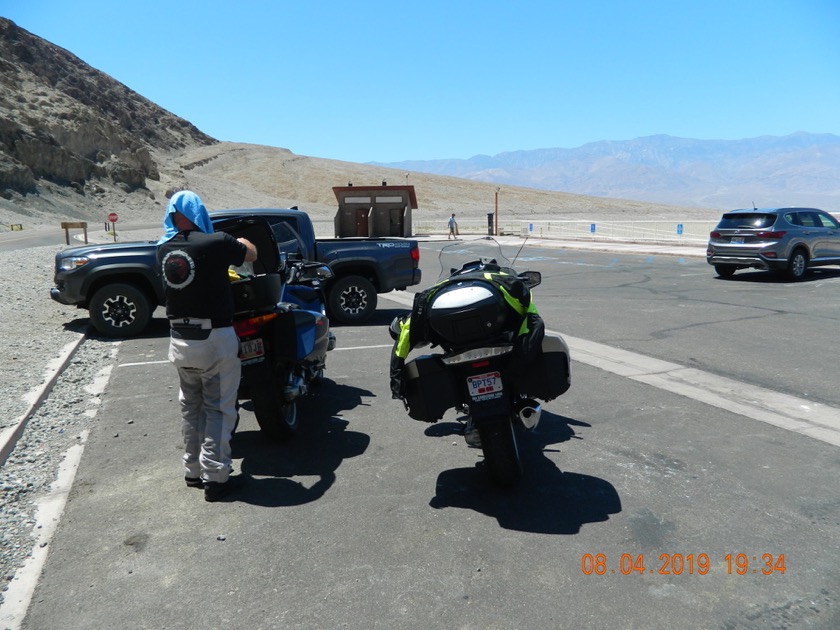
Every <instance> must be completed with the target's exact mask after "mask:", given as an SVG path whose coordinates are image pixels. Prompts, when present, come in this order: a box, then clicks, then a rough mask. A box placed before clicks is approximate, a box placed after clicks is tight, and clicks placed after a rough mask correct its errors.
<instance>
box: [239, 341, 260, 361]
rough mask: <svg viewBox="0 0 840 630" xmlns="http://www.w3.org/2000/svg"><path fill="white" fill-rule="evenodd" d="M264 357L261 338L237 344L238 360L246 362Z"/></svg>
mask: <svg viewBox="0 0 840 630" xmlns="http://www.w3.org/2000/svg"><path fill="white" fill-rule="evenodd" d="M264 355H265V347H264V346H263V340H262V337H257V338H256V339H249V340H248V341H240V342H239V360H240V361H248V360H249V359H256V358H258V357H261V356H264Z"/></svg>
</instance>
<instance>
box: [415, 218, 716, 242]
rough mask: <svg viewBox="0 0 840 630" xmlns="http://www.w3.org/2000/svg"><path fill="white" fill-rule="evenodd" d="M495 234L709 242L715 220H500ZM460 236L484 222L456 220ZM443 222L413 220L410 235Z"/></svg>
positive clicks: (442, 227) (482, 229) (484, 230)
mask: <svg viewBox="0 0 840 630" xmlns="http://www.w3.org/2000/svg"><path fill="white" fill-rule="evenodd" d="M499 223H500V225H499V233H500V234H503V235H516V236H522V237H526V236H527V237H531V238H556V239H568V240H591V241H611V240H613V241H624V242H627V241H630V242H634V241H635V242H654V241H659V242H665V243H686V244H697V243H703V244H705V243H707V242H708V241H709V232H711V231H712V230H713V229H714V227H715V225H717V222H716V221H679V220H674V221H652V220H640V221H516V220H511V221H500V222H499ZM458 228H459V231H460V233H461V235H464V236H472V235H482V236H484V235H487V234H488V233H489V230H488V226H487V223H486V222H479V221H471V220H465V221H459V222H458ZM447 232H448V229H447V227H446V223H445V221H441V220H437V221H434V222H431V221H415V222H414V234H416V235H427V234H446V233H447Z"/></svg>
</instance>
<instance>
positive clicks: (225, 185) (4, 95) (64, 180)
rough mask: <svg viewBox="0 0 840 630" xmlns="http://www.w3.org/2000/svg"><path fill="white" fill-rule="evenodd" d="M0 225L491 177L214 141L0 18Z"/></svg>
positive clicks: (643, 211) (307, 199) (602, 202)
mask: <svg viewBox="0 0 840 630" xmlns="http://www.w3.org/2000/svg"><path fill="white" fill-rule="evenodd" d="M0 86H2V92H0V224H6V225H8V224H11V223H20V224H23V225H24V226H27V227H31V226H36V225H43V224H50V225H54V224H56V223H57V222H59V221H62V220H68V219H75V220H87V221H91V222H101V221H104V220H105V218H106V217H107V215H108V213H109V212H111V211H117V212H118V213H119V215H120V221H124V222H128V223H147V222H153V221H158V220H160V217H161V214H162V212H163V208H164V206H165V204H166V194H167V192H168V191H171V190H172V189H175V188H180V187H187V188H190V189H192V190H195V191H196V192H197V193H198V194H199V195H200V196H201V197H202V198H203V199H204V201H205V203H206V204H207V206H208V207H209V208H210V209H217V208H230V207H249V206H251V207H256V206H263V207H271V206H274V207H278V206H279V207H285V206H290V205H298V206H299V207H301V208H302V209H304V210H306V211H308V212H309V213H310V214H312V215H313V218H316V219H328V218H330V217H332V215H333V214H334V212H335V208H336V201H335V197H334V196H333V193H332V187H333V186H344V185H346V184H347V183H348V182H353V183H354V184H357V185H374V184H379V183H381V182H382V181H387V182H388V183H389V184H399V183H409V184H412V185H413V186H414V187H415V189H416V192H417V199H418V204H419V210H418V211H417V213H416V214H415V217H417V218H418V219H423V218H440V219H441V220H443V218H444V217H446V216H448V215H449V213H451V212H457V213H458V214H459V216H461V217H465V218H467V217H475V218H477V219H481V218H483V217H484V216H485V213H487V212H491V211H493V209H494V202H495V192H496V185H495V184H492V183H483V182H476V181H471V180H468V179H462V178H458V177H447V176H441V175H432V174H424V173H419V172H415V171H406V170H403V169H393V168H386V167H382V166H376V165H362V164H354V163H349V162H340V161H335V160H328V159H322V158H316V157H307V156H300V155H295V154H293V153H291V152H290V151H288V150H286V149H282V148H277V147H267V146H260V145H249V144H237V143H225V142H218V141H216V140H215V139H214V138H211V137H210V136H208V135H207V134H204V133H202V132H201V131H200V130H198V129H197V128H196V127H195V126H193V125H192V124H191V123H189V122H188V121H186V120H184V119H182V118H179V117H178V116H175V115H174V114H172V113H170V112H168V111H166V110H164V109H162V108H161V107H159V106H157V105H156V104H154V103H152V102H151V101H149V100H148V99H145V98H144V97H143V96H141V95H140V94H137V93H136V92H134V91H132V90H130V89H129V88H127V87H126V86H125V85H123V84H121V83H120V82H119V81H117V80H116V79H114V78H112V77H110V76H108V75H107V74H104V73H102V72H100V71H98V70H96V69H95V68H92V67H91V66H89V65H88V64H86V63H85V62H83V61H82V60H81V59H79V58H78V57H76V56H75V55H73V54H72V53H70V52H68V51H66V50H64V49H62V48H60V47H58V46H55V45H53V44H51V43H50V42H47V41H45V40H43V39H41V38H39V37H37V36H35V35H33V34H32V33H29V32H28V31H26V30H24V29H22V28H20V27H18V26H17V25H15V24H14V23H13V22H11V21H9V20H7V19H4V18H0ZM499 206H500V213H501V212H504V213H505V215H506V216H514V215H515V216H517V217H520V216H521V218H523V219H526V218H534V219H537V218H549V217H554V218H562V219H595V218H597V219H606V218H660V217H671V218H673V217H674V216H675V215H678V216H679V217H680V218H681V219H692V218H698V219H709V218H714V216H715V215H716V212H710V211H709V210H700V209H697V208H683V207H679V206H668V205H661V204H651V203H646V202H639V201H629V200H621V199H609V198H602V197H589V196H583V195H575V194H568V193H563V192H550V191H545V190H536V189H531V188H526V187H517V186H505V187H504V188H503V189H502V190H501V192H500V195H499Z"/></svg>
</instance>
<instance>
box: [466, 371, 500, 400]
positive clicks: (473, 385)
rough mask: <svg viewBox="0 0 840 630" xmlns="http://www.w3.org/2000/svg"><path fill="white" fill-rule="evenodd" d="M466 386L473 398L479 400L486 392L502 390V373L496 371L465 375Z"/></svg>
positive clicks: (492, 392) (491, 392) (493, 392)
mask: <svg viewBox="0 0 840 630" xmlns="http://www.w3.org/2000/svg"><path fill="white" fill-rule="evenodd" d="M467 387H468V388H469V392H470V396H472V398H473V400H481V399H482V398H484V397H486V396H488V394H495V393H497V392H500V391H502V375H501V374H499V373H498V372H488V373H487V374H477V375H475V376H468V377H467Z"/></svg>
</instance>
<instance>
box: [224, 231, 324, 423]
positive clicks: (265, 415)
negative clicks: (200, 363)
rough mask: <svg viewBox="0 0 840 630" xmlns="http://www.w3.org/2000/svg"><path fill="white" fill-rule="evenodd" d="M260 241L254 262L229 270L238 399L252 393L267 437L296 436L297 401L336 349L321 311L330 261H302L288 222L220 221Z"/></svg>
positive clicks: (250, 396)
mask: <svg viewBox="0 0 840 630" xmlns="http://www.w3.org/2000/svg"><path fill="white" fill-rule="evenodd" d="M223 229H224V231H226V232H228V233H230V234H232V235H233V236H236V237H240V236H244V237H245V238H247V239H249V240H250V241H251V242H253V243H254V245H256V247H257V252H258V256H259V257H258V259H257V261H255V262H254V263H251V264H250V265H248V264H247V263H246V265H245V266H243V267H239V268H236V269H234V270H232V284H231V287H232V288H233V293H234V302H235V315H234V322H233V326H234V329H235V330H236V334H237V335H238V337H239V359H240V361H241V363H242V379H241V381H240V387H239V399H240V400H246V399H250V400H251V401H252V403H253V410H254V415H255V416H256V418H257V423H258V424H259V426H260V430H261V431H262V432H263V433H264V434H265V435H266V436H268V437H270V438H272V439H287V438H289V437H291V436H293V435H294V434H295V433H296V432H297V430H298V427H299V425H300V420H299V417H298V413H297V400H298V399H299V398H300V397H301V396H303V395H305V394H306V393H307V392H308V391H309V390H310V388H311V387H312V386H314V385H317V384H318V382H319V381H320V380H321V379H322V378H323V375H324V369H325V368H326V357H327V352H329V351H330V350H332V349H333V348H334V347H335V335H334V334H333V333H332V332H331V331H330V322H329V318H328V317H327V315H326V301H325V296H324V291H323V284H324V283H325V282H326V281H327V280H329V279H330V278H332V276H333V274H332V271H331V270H330V268H329V267H328V266H327V265H324V264H323V263H320V262H310V261H306V260H304V259H303V254H302V252H304V251H305V249H304V245H303V239H302V238H301V237H300V235H298V234H297V233H296V232H295V231H294V229H293V228H292V227H291V226H289V225H288V224H284V223H280V224H277V225H275V226H274V228H273V229H274V231H273V232H272V228H271V227H269V226H268V224H267V223H265V221H263V220H261V219H260V218H259V217H250V218H246V219H244V220H243V219H238V220H237V221H235V222H234V224H233V225H228V224H225V225H224V227H223Z"/></svg>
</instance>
